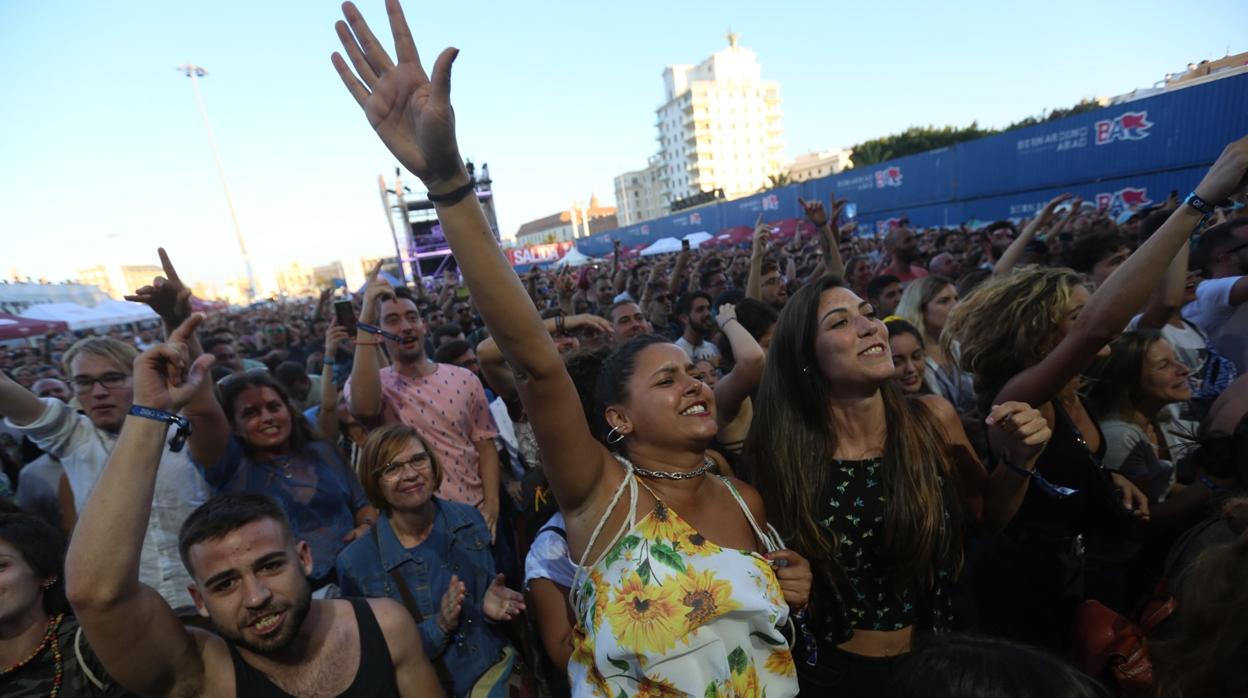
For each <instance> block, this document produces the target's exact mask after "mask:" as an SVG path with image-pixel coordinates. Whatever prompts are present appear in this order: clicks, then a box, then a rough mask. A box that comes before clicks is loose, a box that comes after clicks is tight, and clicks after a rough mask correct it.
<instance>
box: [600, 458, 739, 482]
mask: <svg viewBox="0 0 1248 698" xmlns="http://www.w3.org/2000/svg"><path fill="white" fill-rule="evenodd" d="M616 457H617V458H619V459H620V460H621V461H623V462H624V464H625V465H627V466H628V467H629V468H631V469H632V471H633V472H634V473H637V474H638V475H640V476H641V477H648V478H651V479H654V480H692V479H693V478H695V477H702V476H703V475H705V474H706V472H707V471H708V470H710V469H711V468H714V467H715V461H713V460H711V459H710V457H704V460H703V461H702V465H701V466H699V467H697V468H694V469H693V470H683V471H680V470H678V471H676V472H668V471H666V470H647V469H646V468H638V467H637V466H635V465H633V463H632V461H630V460H628V459H627V458H625V457H623V456H616Z"/></svg>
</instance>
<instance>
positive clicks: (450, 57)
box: [433, 48, 459, 104]
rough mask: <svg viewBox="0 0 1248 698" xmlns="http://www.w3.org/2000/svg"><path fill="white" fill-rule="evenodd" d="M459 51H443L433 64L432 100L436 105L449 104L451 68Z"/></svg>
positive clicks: (454, 49) (449, 49)
mask: <svg viewBox="0 0 1248 698" xmlns="http://www.w3.org/2000/svg"><path fill="white" fill-rule="evenodd" d="M458 55H459V49H457V48H448V49H444V50H443V51H442V53H441V54H440V55H438V60H436V61H434V63H433V100H434V103H436V104H449V103H450V100H451V66H452V65H453V64H454V63H455V58H456V56H458Z"/></svg>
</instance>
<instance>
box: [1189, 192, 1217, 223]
mask: <svg viewBox="0 0 1248 698" xmlns="http://www.w3.org/2000/svg"><path fill="white" fill-rule="evenodd" d="M1183 203H1184V204H1186V205H1188V206H1191V207H1192V208H1194V209H1196V210H1197V211H1199V212H1200V223H1198V224H1197V226H1196V230H1197V231H1199V230H1200V229H1202V228H1204V227H1205V223H1208V222H1209V217H1210V216H1212V215H1213V208H1214V206H1213V204H1211V203H1209V202H1208V201H1205V200H1204V199H1202V198H1200V197H1199V196H1196V192H1192V193H1191V194H1188V195H1187V198H1186V199H1183Z"/></svg>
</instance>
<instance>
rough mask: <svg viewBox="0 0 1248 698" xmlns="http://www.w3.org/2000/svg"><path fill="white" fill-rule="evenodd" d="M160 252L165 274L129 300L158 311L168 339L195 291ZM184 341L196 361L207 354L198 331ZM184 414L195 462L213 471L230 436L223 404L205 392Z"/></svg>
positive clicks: (186, 313) (187, 315) (185, 313)
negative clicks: (200, 341) (187, 420)
mask: <svg viewBox="0 0 1248 698" xmlns="http://www.w3.org/2000/svg"><path fill="white" fill-rule="evenodd" d="M156 253H157V254H158V255H160V265H161V267H162V268H163V269H164V272H165V275H164V276H163V277H161V276H158V277H156V278H155V279H153V280H152V284H151V285H150V286H144V287H142V288H139V289H137V290H136V291H135V292H134V294H133V295H129V296H126V300H129V301H134V302H137V303H143V304H144V305H147V306H148V307H149V308H151V309H152V310H154V311H156V314H157V315H159V316H160V322H161V325H162V326H163V328H164V332H165V338H166V339H167V338H169V337H170V336H172V335H173V332H174V331H175V330H176V329H177V328H178V327H180V326H181V325H182V324H183V323H185V322H186V320H187V319H188V318H190V317H191V290H190V289H189V288H187V287H186V284H184V283H182V278H181V277H180V276H179V275H178V270H177V269H175V268H174V267H173V261H172V260H170V259H169V254H168V253H167V252H165V248H163V247H161V248H158V249H157V250H156ZM184 341H185V343H186V348H187V351H188V352H189V356H190V358H191V360H192V361H193V360H195V359H197V358H199V356H200V355H201V354H203V353H204V350H203V349H202V348H201V347H200V344H199V338H198V337H197V336H196V335H195V333H194V332H192V333H190V335H189V336H187V337H185V338H184ZM182 411H183V413H184V414H185V415H186V417H187V418H188V419H190V420H191V423H192V425H193V427H194V428H193V430H192V431H191V438H190V440H189V442H188V445H189V446H190V452H191V459H192V460H194V461H195V462H196V463H199V464H201V465H202V466H204V467H205V468H211V467H212V466H213V465H215V464H216V463H217V461H219V460H220V459H221V456H222V455H223V454H224V453H225V447H226V443H227V441H228V439H229V436H230V423H229V420H228V419H226V416H225V412H224V411H223V410H222V409H221V403H220V402H217V398H216V396H215V395H213V393H212V391H211V390H203V391H200V392H198V393H196V394H195V395H194V396H193V397H192V398H191V401H190V402H188V403H187V404H186V407H184V408H183V410H182Z"/></svg>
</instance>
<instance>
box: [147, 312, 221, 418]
mask: <svg viewBox="0 0 1248 698" xmlns="http://www.w3.org/2000/svg"><path fill="white" fill-rule="evenodd" d="M203 320H204V316H203V314H201V313H194V314H192V315H191V316H190V317H189V318H187V319H186V320H185V321H183V323H182V324H181V325H178V327H177V329H175V330H173V331H172V332H170V333H169V340H168V341H166V342H164V343H163V344H157V345H156V346H154V347H152V348H151V349H148V350H147V351H145V352H143V353H142V354H139V356H138V358H136V359H135V360H134V404H136V405H142V406H143V407H151V408H154V409H158V410H164V411H166V412H177V411H178V410H180V409H182V407H183V406H184V405H186V403H188V402H190V401H191V398H193V397H194V396H195V393H196V392H197V391H199V390H200V389H202V388H205V387H207V386H208V385H211V383H212V381H210V380H209V377H208V370H209V369H210V368H211V367H212V362H213V361H214V358H213V356H212V355H211V354H205V355H203V356H201V357H199V358H198V359H195V360H194V361H191V358H190V349H189V348H188V347H187V344H188V342H189V341H190V339H191V338H192V337H194V336H195V328H196V327H198V326H199V324H200V323H201V322H203Z"/></svg>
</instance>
